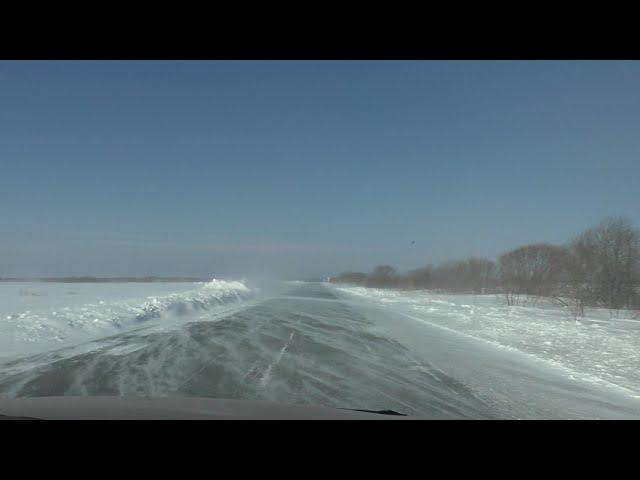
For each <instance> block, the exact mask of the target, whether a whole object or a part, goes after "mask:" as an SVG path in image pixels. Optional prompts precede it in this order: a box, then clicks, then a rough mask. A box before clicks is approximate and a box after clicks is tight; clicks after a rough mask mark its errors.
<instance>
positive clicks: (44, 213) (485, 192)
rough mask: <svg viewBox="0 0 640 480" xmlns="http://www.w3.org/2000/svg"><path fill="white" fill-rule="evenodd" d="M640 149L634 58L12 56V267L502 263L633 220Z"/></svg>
mask: <svg viewBox="0 0 640 480" xmlns="http://www.w3.org/2000/svg"><path fill="white" fill-rule="evenodd" d="M639 152H640V63H639V62H613V61H609V62H604V61H602V62H557V61H556V62H540V61H536V62H504V61H500V62H498V61H496V62H488V61H474V62H468V61H456V62H426V61H423V62H400V61H385V62H360V61H357V62H356V61H353V62H351V61H336V62H326V61H325V62H321V61H318V62H316V61H313V62H312V61H309V62H299V61H289V62H273V61H261V62H133V61H128V62H83V61H75V62H6V61H5V62H0V169H1V170H0V276H9V275H73V274H85V273H86V274H103V275H145V274H155V275H208V274H219V275H230V276H233V275H241V274H251V273H256V272H260V273H263V274H265V273H266V272H272V273H279V274H282V275H286V276H298V275H309V276H312V275H325V274H333V273H336V272H339V271H341V270H345V269H366V270H368V269H370V268H371V267H373V266H374V265H376V264H379V263H390V264H392V265H395V266H396V267H398V268H399V269H401V270H402V269H407V268H411V267H418V266H422V265H425V264H428V263H438V262H441V261H444V260H448V259H453V258H459V257H465V256H470V255H481V256H488V257H495V256H497V255H498V254H499V253H501V252H502V251H504V250H506V249H509V248H512V247H515V246H518V245H520V244H524V243H529V242H534V241H548V242H556V243H559V242H563V241H565V240H567V239H569V238H570V237H571V236H573V235H575V234H577V233H579V232H580V231H582V230H584V229H585V228H588V227H590V226H592V225H593V224H595V223H597V222H598V221H599V220H600V219H601V218H602V217H604V216H606V215H624V216H627V217H629V218H630V219H631V220H632V221H633V222H634V223H635V224H636V225H639V224H640V208H639V200H640V193H639V192H640V188H639V186H638V180H639V179H640V157H639V155H638V154H639ZM413 240H415V242H416V243H415V245H413V246H411V247H409V243H410V242H411V241H413Z"/></svg>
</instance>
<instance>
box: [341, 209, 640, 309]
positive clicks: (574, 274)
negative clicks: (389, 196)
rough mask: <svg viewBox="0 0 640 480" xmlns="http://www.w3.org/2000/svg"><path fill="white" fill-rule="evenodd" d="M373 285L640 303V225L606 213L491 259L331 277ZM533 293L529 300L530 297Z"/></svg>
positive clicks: (613, 304)
mask: <svg viewBox="0 0 640 480" xmlns="http://www.w3.org/2000/svg"><path fill="white" fill-rule="evenodd" d="M331 281H332V282H334V283H349V284H356V285H363V286H367V287H375V288H401V289H429V290H442V291H449V292H459V293H478V294H483V293H493V294H495V293H500V294H503V295H504V298H505V299H506V302H507V303H508V304H509V305H516V304H522V303H524V302H528V301H533V300H535V299H537V298H550V299H553V300H554V301H556V302H558V303H560V304H563V305H566V306H570V307H572V308H573V309H574V310H575V311H576V313H578V314H582V313H583V312H584V308H585V307H586V306H593V307H605V308H611V309H640V231H638V229H636V228H635V227H634V226H633V224H632V223H631V221H630V220H628V219H626V218H623V217H607V218H605V219H604V220H602V221H601V222H600V223H599V224H598V225H596V226H594V227H592V228H590V229H588V230H586V231H585V232H583V233H581V234H579V235H577V236H576V237H574V238H573V239H571V240H570V241H569V242H567V243H566V244H563V245H552V244H548V243H535V244H530V245H524V246H521V247H517V248H514V249H513V250H510V251H508V252H505V253H503V254H502V255H500V256H499V257H498V259H497V261H493V260H491V259H488V258H475V257H474V258H468V259H464V260H457V261H450V262H446V263H443V264H441V265H437V266H433V265H427V266H425V267H422V268H418V269H416V270H411V271H409V272H406V273H401V274H400V273H398V272H397V271H396V270H395V269H394V268H393V267H392V266H390V265H380V266H377V267H376V268H375V269H374V270H373V271H372V272H370V273H364V272H343V273H341V274H340V275H339V276H337V277H334V278H332V279H331ZM532 299H533V300H532Z"/></svg>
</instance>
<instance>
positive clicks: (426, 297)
mask: <svg viewBox="0 0 640 480" xmlns="http://www.w3.org/2000/svg"><path fill="white" fill-rule="evenodd" d="M335 288H336V290H338V291H339V292H342V293H344V294H347V295H352V296H355V297H359V298H364V299H366V300H368V301H372V302H374V303H376V304H378V305H380V306H386V307H389V308H392V309H394V310H401V311H405V312H407V313H411V315H412V316H414V317H417V318H420V319H423V320H424V321H428V322H430V323H432V324H436V325H440V326H443V327H447V328H450V329H453V330H455V331H458V332H461V333H464V334H467V335H471V336H474V337H476V338H480V339H483V340H486V341H489V342H492V343H494V344H496V345H499V346H501V347H503V348H512V349H515V350H518V351H520V352H523V353H525V354H528V355H531V356H534V357H536V358H538V359H541V360H544V361H547V362H550V363H551V364H554V365H556V366H560V367H563V368H565V369H566V370H567V371H568V372H575V374H577V375H578V376H579V378H580V379H582V380H586V381H591V382H594V383H600V384H602V385H607V384H609V385H610V384H613V385H617V386H618V387H621V388H623V389H625V390H627V391H628V393H630V394H632V395H634V396H638V395H640V321H638V320H634V319H633V316H634V314H633V313H632V312H617V313H616V314H615V315H614V314H612V312H610V311H608V310H600V309H593V310H589V311H587V312H586V316H585V317H584V318H580V319H579V320H578V321H576V320H575V319H573V318H572V317H571V315H570V314H569V313H568V312H567V311H566V310H565V309H562V308H560V307H557V306H555V305H549V304H547V305H540V306H536V307H523V306H507V305H505V302H504V300H503V298H501V297H500V296H495V295H455V294H436V293H431V292H425V291H413V292H406V291H398V290H384V289H372V288H365V287H346V286H337V287H335ZM569 375H570V376H571V373H569Z"/></svg>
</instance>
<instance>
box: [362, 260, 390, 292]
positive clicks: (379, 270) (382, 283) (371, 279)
mask: <svg viewBox="0 0 640 480" xmlns="http://www.w3.org/2000/svg"><path fill="white" fill-rule="evenodd" d="M395 276H396V269H395V268H393V267H392V266H390V265H379V266H377V267H376V268H375V269H374V270H373V272H372V273H371V274H370V275H368V276H367V280H366V285H367V286H368V287H392V286H394V284H395Z"/></svg>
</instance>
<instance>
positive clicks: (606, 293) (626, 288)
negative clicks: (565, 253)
mask: <svg viewBox="0 0 640 480" xmlns="http://www.w3.org/2000/svg"><path fill="white" fill-rule="evenodd" d="M570 252H571V256H570V260H571V261H570V268H569V279H568V280H569V282H568V290H569V293H570V294H571V295H573V296H574V297H575V298H577V299H579V300H580V301H581V303H582V304H583V306H584V305H592V306H602V307H607V308H614V309H620V308H632V307H633V306H637V303H638V291H637V288H638V285H640V232H638V230H637V229H635V228H633V225H632V224H631V222H630V221H629V220H628V219H626V218H622V217H608V218H606V219H604V220H603V221H602V222H600V224H599V225H597V226H596V227H594V228H591V229H589V230H587V231H586V232H584V233H582V234H581V235H579V236H578V237H577V238H575V239H574V240H573V241H572V242H571V245H570Z"/></svg>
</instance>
